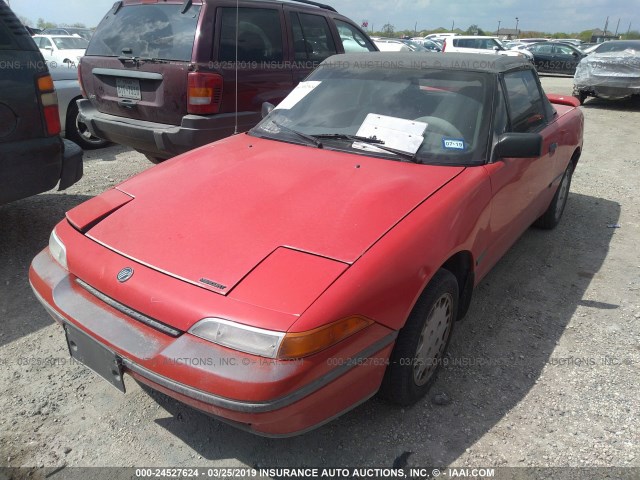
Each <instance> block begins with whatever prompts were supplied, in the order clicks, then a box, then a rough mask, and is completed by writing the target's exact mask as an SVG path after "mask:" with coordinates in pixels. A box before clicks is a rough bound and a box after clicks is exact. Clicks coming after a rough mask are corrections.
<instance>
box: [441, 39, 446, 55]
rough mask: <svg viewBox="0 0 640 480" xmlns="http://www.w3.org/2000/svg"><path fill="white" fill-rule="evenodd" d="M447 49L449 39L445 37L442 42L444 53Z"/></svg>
mask: <svg viewBox="0 0 640 480" xmlns="http://www.w3.org/2000/svg"><path fill="white" fill-rule="evenodd" d="M446 49H447V39H446V38H445V39H444V42H442V53H444V51H445V50H446Z"/></svg>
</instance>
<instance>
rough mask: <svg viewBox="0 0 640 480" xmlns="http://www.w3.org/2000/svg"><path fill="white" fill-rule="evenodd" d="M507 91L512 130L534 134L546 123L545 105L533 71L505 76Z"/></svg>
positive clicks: (521, 71)
mask: <svg viewBox="0 0 640 480" xmlns="http://www.w3.org/2000/svg"><path fill="white" fill-rule="evenodd" d="M504 84H505V87H506V89H507V98H508V102H509V111H510V113H511V129H512V131H514V132H523V133H524V132H534V131H536V130H538V128H539V127H540V126H541V125H543V124H544V123H545V114H544V113H545V112H544V103H543V101H542V96H541V94H540V89H539V88H538V84H537V82H536V80H535V77H534V76H533V72H532V71H531V70H520V71H518V72H512V73H507V74H506V75H505V76H504Z"/></svg>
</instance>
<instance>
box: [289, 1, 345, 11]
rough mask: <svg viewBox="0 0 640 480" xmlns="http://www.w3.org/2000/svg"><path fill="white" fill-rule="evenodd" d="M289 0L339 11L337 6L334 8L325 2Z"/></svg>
mask: <svg viewBox="0 0 640 480" xmlns="http://www.w3.org/2000/svg"><path fill="white" fill-rule="evenodd" d="M288 1H290V2H295V3H305V4H307V5H313V6H314V7H319V8H323V9H324V10H331V11H332V12H336V13H338V11H337V10H336V9H335V8H333V7H332V6H331V5H326V4H324V3H319V2H313V1H311V0H288Z"/></svg>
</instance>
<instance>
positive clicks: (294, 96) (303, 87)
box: [274, 82, 322, 110]
mask: <svg viewBox="0 0 640 480" xmlns="http://www.w3.org/2000/svg"><path fill="white" fill-rule="evenodd" d="M321 83H322V82H300V83H299V84H298V86H297V87H296V88H294V89H293V90H292V91H291V93H290V94H289V95H288V96H287V98H285V99H284V100H282V101H281V102H280V104H279V105H278V106H277V107H276V108H274V110H290V109H292V108H293V107H295V106H296V105H297V104H298V102H300V100H302V99H303V98H304V97H306V96H307V95H309V94H310V93H311V92H312V91H313V89H314V88H316V87H317V86H318V85H320V84H321Z"/></svg>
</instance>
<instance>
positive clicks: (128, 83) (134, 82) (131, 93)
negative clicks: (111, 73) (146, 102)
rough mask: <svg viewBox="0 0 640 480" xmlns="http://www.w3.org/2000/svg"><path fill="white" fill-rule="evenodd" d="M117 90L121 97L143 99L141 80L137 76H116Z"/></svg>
mask: <svg viewBox="0 0 640 480" xmlns="http://www.w3.org/2000/svg"><path fill="white" fill-rule="evenodd" d="M116 90H117V91H118V97H119V98H131V99H133V100H141V99H142V94H141V93H140V80H138V79H136V78H116Z"/></svg>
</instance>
